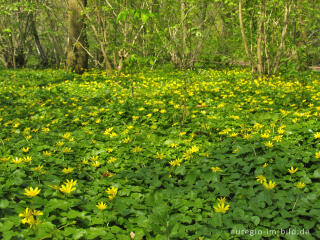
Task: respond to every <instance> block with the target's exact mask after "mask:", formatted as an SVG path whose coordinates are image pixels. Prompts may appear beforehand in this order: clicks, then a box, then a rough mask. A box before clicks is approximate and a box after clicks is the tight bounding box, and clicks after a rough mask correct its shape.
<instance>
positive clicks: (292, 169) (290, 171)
mask: <svg viewBox="0 0 320 240" xmlns="http://www.w3.org/2000/svg"><path fill="white" fill-rule="evenodd" d="M297 171H298V168H296V169H294V168H293V166H291V168H289V169H288V172H289V173H291V174H294V173H296V172H297Z"/></svg>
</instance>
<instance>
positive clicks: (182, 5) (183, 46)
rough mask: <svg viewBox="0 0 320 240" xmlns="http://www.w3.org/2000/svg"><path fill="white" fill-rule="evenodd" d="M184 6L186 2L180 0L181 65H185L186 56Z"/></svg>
mask: <svg viewBox="0 0 320 240" xmlns="http://www.w3.org/2000/svg"><path fill="white" fill-rule="evenodd" d="M185 7H186V4H185V2H184V0H180V19H181V26H182V35H181V41H182V54H181V65H182V67H185V61H186V60H185V58H186V49H187V28H186V23H185V22H186V21H185Z"/></svg>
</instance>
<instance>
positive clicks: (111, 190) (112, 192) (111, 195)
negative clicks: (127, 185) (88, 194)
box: [106, 187, 118, 200]
mask: <svg viewBox="0 0 320 240" xmlns="http://www.w3.org/2000/svg"><path fill="white" fill-rule="evenodd" d="M106 193H107V194H109V196H108V197H109V199H110V200H112V199H114V198H115V196H116V195H117V193H118V188H116V187H111V188H108V189H107V190H106Z"/></svg>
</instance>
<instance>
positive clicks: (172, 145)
mask: <svg viewBox="0 0 320 240" xmlns="http://www.w3.org/2000/svg"><path fill="white" fill-rule="evenodd" d="M178 146H179V144H177V143H171V144H170V147H172V148H175V147H178Z"/></svg>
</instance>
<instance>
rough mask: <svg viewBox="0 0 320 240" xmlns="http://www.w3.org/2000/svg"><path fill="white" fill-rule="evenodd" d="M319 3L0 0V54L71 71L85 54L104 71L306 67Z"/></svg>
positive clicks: (315, 47)
mask: <svg viewBox="0 0 320 240" xmlns="http://www.w3.org/2000/svg"><path fill="white" fill-rule="evenodd" d="M319 9H320V1H319V0H299V1H297V0H281V1H274V0H252V1H251V0H250V1H243V0H225V1H217V0H196V1H195V0H134V1H133V0H120V1H118V0H117V1H114V0H69V1H67V0H56V1H47V0H46V1H45V0H30V1H22V0H10V1H8V0H1V1H0V21H1V23H2V24H1V27H0V60H1V63H2V66H4V67H7V68H12V67H13V68H16V67H26V66H29V67H40V66H43V67H47V66H50V67H62V66H65V65H68V66H69V67H71V68H72V69H75V65H76V64H80V67H79V69H75V70H76V71H77V72H81V69H80V68H81V67H87V64H86V59H87V58H88V59H89V67H95V68H102V69H106V70H107V71H111V70H121V69H123V67H124V66H128V65H130V63H132V62H134V63H135V64H134V65H135V66H136V65H137V66H139V67H144V66H147V67H149V68H154V67H155V66H158V65H159V64H160V65H162V66H163V64H169V65H172V66H175V67H180V68H194V67H209V66H211V67H212V66H215V67H222V66H226V65H234V64H235V65H247V66H251V68H252V70H253V71H255V72H258V73H259V74H273V73H276V72H278V71H279V70H281V68H282V69H287V68H288V66H290V67H291V68H292V69H298V70H305V69H306V68H307V67H308V66H310V65H317V64H319V63H320V57H319V54H318V53H319V51H320V41H319V39H320V37H319V36H320V30H319V29H320V11H319ZM66 56H68V59H69V62H68V61H67V58H66ZM80 56H83V59H82V60H79V59H80ZM72 59H73V60H72ZM75 59H77V61H78V62H77V61H75ZM131 65H132V64H131Z"/></svg>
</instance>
